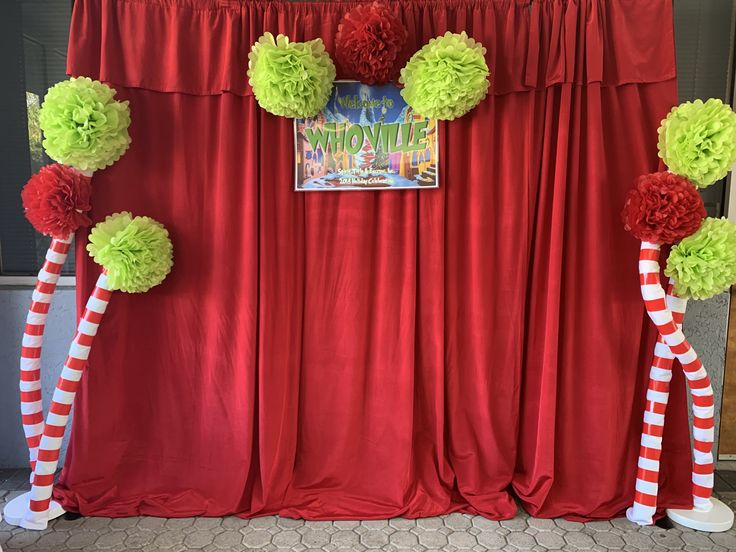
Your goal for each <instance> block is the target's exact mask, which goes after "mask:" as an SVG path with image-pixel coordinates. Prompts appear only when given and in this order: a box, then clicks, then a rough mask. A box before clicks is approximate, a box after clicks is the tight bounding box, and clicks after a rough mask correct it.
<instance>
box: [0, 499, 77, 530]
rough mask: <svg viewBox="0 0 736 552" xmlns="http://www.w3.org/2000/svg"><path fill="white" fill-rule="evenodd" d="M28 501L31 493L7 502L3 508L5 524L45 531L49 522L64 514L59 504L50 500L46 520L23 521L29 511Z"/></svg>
mask: <svg viewBox="0 0 736 552" xmlns="http://www.w3.org/2000/svg"><path fill="white" fill-rule="evenodd" d="M30 500H31V492H30V491H28V492H27V493H23V494H22V495H20V496H16V497H15V498H14V499H13V500H11V501H10V502H8V503H7V504H6V505H5V508H3V517H4V518H5V522H6V523H8V524H10V525H18V526H20V527H24V528H25V529H35V530H38V531H41V530H43V529H46V526H47V524H48V522H49V521H51V520H52V519H56V518H58V517H59V516H61V515H62V514H64V513H65V511H64V508H62V507H61V504H59V503H58V502H56V501H55V500H52V501H51V505H50V506H49V515H48V518H46V519H45V520H43V521H39V522H34V521H31V520H28V519H25V520H24V519H23V518H24V517H25V515H26V513H27V512H28V511H29V510H28V505H29V503H30Z"/></svg>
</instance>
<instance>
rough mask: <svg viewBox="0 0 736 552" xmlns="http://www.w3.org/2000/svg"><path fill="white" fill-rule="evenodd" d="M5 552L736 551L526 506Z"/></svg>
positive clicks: (217, 524)
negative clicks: (498, 517) (496, 513)
mask: <svg viewBox="0 0 736 552" xmlns="http://www.w3.org/2000/svg"><path fill="white" fill-rule="evenodd" d="M27 485H28V472H27V471H26V470H0V501H1V502H3V503H4V502H5V501H6V500H8V499H10V498H13V497H14V496H16V495H18V494H20V493H21V492H22V491H23V489H25V488H27ZM716 488H717V491H718V493H719V494H720V496H721V498H722V499H723V500H725V501H726V502H727V503H729V505H730V506H731V507H732V508H736V471H721V472H719V474H718V476H717V478H716ZM0 545H2V547H3V550H5V551H7V550H24V551H27V552H31V551H33V552H57V551H59V552H60V551H65V550H82V551H90V552H91V551H103V550H104V551H110V552H116V551H125V550H144V551H147V552H153V551H158V550H161V551H170V552H182V551H185V550H202V551H208V552H209V551H212V552H214V551H223V550H224V551H245V550H263V551H273V552H278V551H283V550H294V551H299V552H301V551H311V550H314V551H324V552H337V551H357V552H362V551H367V550H384V551H391V552H400V551H403V550H406V551H411V552H420V551H428V550H443V551H447V552H455V551H461V550H473V551H475V552H481V551H483V550H504V551H505V552H513V551H516V550H532V551H534V552H542V551H545V550H564V551H566V552H576V551H578V550H592V551H596V552H606V551H608V550H625V551H627V552H635V551H639V550H652V551H655V552H667V551H669V550H685V551H687V552H697V551H709V552H726V551H733V550H736V529H731V530H730V531H729V532H727V533H714V534H708V533H698V532H695V531H691V530H689V529H685V528H682V527H679V526H675V527H672V528H668V529H665V528H662V527H638V526H636V525H634V524H632V523H630V522H628V521H626V519H615V520H613V521H610V522H609V521H596V522H591V523H575V522H569V521H564V520H561V519H556V520H550V519H534V518H530V517H529V516H528V515H526V514H525V513H523V512H522V513H520V514H519V515H517V516H516V518H514V519H512V520H508V521H501V522H497V521H490V520H487V519H485V518H482V517H478V516H468V515H462V514H451V515H448V516H442V517H436V518H425V519H418V520H411V519H401V518H397V519H390V520H385V521H335V522H331V521H321V522H313V521H306V522H305V521H301V520H293V519H287V518H278V517H265V518H257V519H251V520H243V519H239V518H235V517H227V518H180V519H164V518H151V517H142V518H119V519H108V518H92V517H89V518H79V519H64V518H63V517H62V518H59V519H57V520H54V521H53V522H51V524H50V525H49V528H48V529H47V530H45V531H26V530H23V529H19V528H17V527H11V526H9V525H7V524H6V523H4V522H2V523H0Z"/></svg>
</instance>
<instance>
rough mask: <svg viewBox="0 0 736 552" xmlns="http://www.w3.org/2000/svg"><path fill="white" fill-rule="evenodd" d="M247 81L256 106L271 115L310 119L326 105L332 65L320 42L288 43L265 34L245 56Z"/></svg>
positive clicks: (331, 78)
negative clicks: (246, 58) (246, 60)
mask: <svg viewBox="0 0 736 552" xmlns="http://www.w3.org/2000/svg"><path fill="white" fill-rule="evenodd" d="M248 60H249V61H248V77H249V80H248V82H249V83H250V85H251V87H252V88H253V94H255V97H256V100H258V104H259V105H260V106H261V107H262V108H263V109H265V110H266V111H268V112H269V113H273V114H274V115H280V116H283V117H292V118H299V119H301V118H304V117H312V116H314V115H316V114H317V113H319V111H320V110H321V109H322V108H323V107H324V106H325V105H326V104H327V100H328V99H329V97H330V93H331V92H332V83H333V81H334V80H335V64H334V63H332V59H331V58H330V55H329V54H328V53H327V52H326V51H325V45H324V44H323V43H322V39H320V38H316V39H314V40H310V41H309V42H290V41H289V37H287V36H284V35H278V36H277V37H276V38H275V39H274V36H273V35H272V34H271V33H265V34H264V35H263V36H262V37H261V38H259V39H258V42H256V43H255V44H254V45H253V47H252V48H251V52H250V54H248Z"/></svg>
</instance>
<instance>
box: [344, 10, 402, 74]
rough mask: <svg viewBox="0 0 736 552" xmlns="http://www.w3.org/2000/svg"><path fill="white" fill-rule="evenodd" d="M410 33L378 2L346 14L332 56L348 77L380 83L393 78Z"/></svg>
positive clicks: (393, 14)
mask: <svg viewBox="0 0 736 552" xmlns="http://www.w3.org/2000/svg"><path fill="white" fill-rule="evenodd" d="M408 36H409V33H408V32H407V30H406V27H404V25H403V23H402V22H401V19H399V17H398V16H397V15H396V13H394V12H393V11H392V10H391V8H389V7H388V6H386V5H385V4H382V3H381V2H373V3H372V4H364V5H360V6H357V7H356V8H353V9H352V10H350V11H349V12H347V13H346V14H345V15H344V16H343V18H342V20H341V21H340V25H338V27H337V36H336V37H335V57H336V58H337V62H338V63H339V64H340V67H341V68H342V69H343V71H345V73H347V75H346V76H348V77H350V78H357V79H358V80H359V81H360V82H362V83H364V84H383V83H386V82H389V81H391V80H393V79H395V78H396V76H397V75H398V72H399V69H400V67H399V64H400V63H399V62H401V61H402V60H401V59H399V56H400V54H401V52H402V51H403V49H404V46H405V44H406V39H407V37H408Z"/></svg>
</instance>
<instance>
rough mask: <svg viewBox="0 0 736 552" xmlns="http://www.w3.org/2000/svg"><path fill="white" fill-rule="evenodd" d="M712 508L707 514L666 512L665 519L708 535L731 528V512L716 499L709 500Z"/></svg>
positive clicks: (690, 511) (693, 511) (699, 511)
mask: <svg viewBox="0 0 736 552" xmlns="http://www.w3.org/2000/svg"><path fill="white" fill-rule="evenodd" d="M710 501H711V503H713V508H711V510H710V511H709V512H705V511H703V510H670V509H668V510H667V517H668V518H670V519H671V520H672V521H674V522H675V523H679V524H680V525H684V526H685V527H689V528H690V529H695V530H696V531H708V532H709V533H721V532H723V531H728V530H729V529H730V528H731V527H732V526H733V512H732V511H731V508H729V507H728V506H726V505H725V504H724V503H723V502H721V501H720V500H718V499H717V498H711V499H710Z"/></svg>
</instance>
